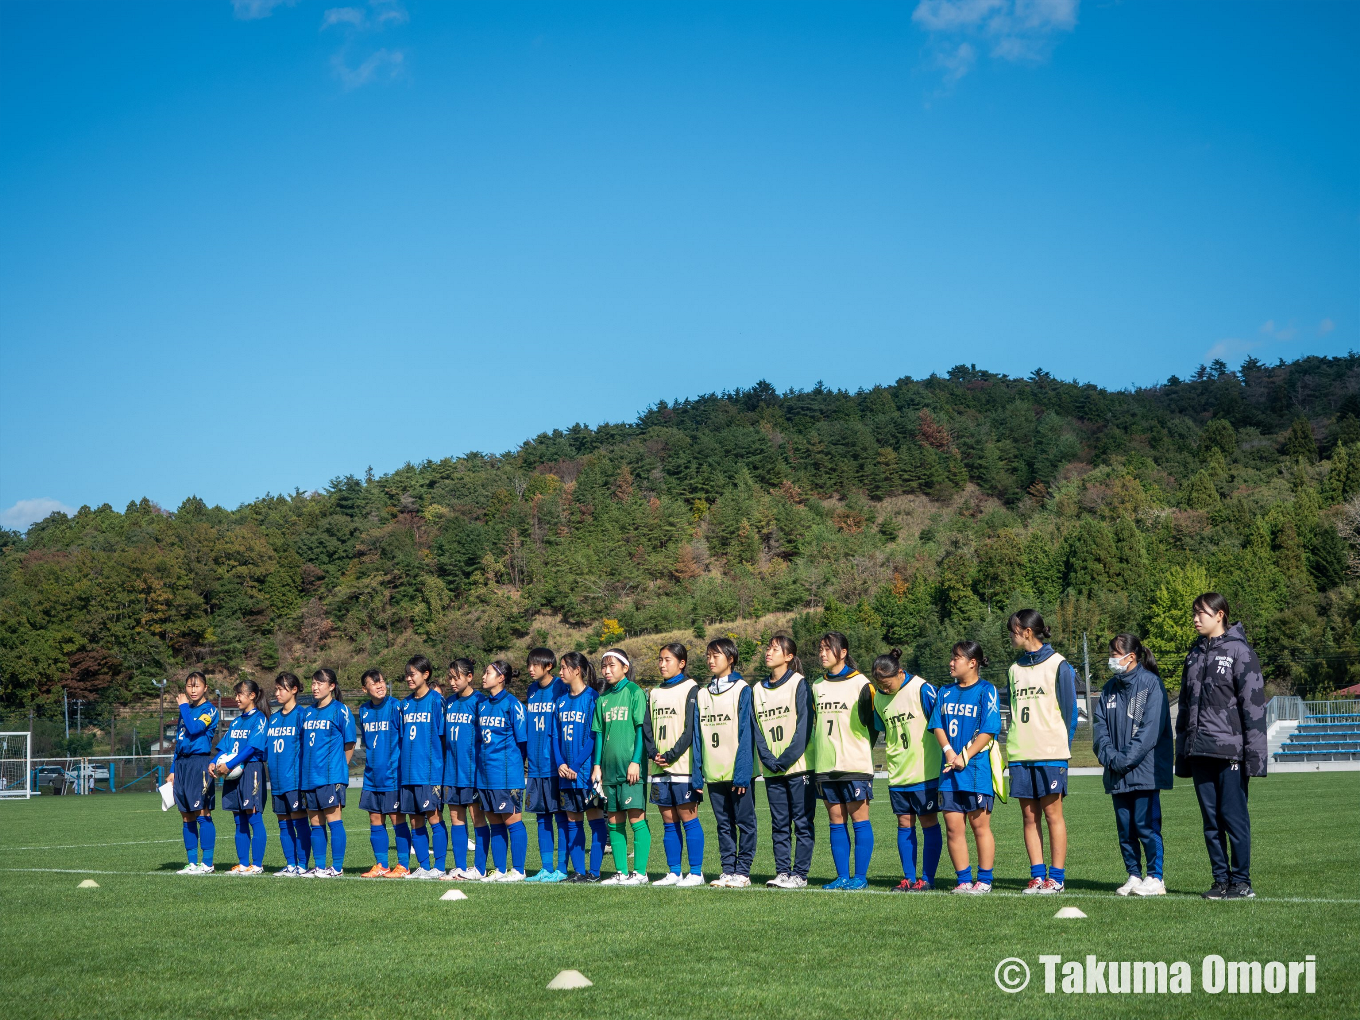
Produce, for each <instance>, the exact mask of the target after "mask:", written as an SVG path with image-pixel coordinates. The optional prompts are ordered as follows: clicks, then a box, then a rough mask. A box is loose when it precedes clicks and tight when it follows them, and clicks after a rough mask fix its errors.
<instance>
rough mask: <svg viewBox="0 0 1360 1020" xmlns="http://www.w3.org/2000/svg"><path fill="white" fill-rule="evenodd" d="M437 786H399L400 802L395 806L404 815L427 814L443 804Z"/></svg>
mask: <svg viewBox="0 0 1360 1020" xmlns="http://www.w3.org/2000/svg"><path fill="white" fill-rule="evenodd" d="M439 791H440V788H439V787H438V786H406V785H404V784H403V786H402V788H401V804H400V806H399V807H398V808H397V810H398V811H400V812H401V813H402V814H404V815H428V814H433V813H434V812H435V811H438V810H439V809H440V807H442V806H443V803H444V802H443V801H442V800H440V799H439Z"/></svg>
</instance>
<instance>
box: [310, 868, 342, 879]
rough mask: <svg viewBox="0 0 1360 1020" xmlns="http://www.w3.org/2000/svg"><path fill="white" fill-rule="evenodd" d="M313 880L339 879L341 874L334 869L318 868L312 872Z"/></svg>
mask: <svg viewBox="0 0 1360 1020" xmlns="http://www.w3.org/2000/svg"><path fill="white" fill-rule="evenodd" d="M312 877H313V878H339V877H340V872H338V871H336V870H335V869H334V868H317V869H316V870H315V871H313V872H312Z"/></svg>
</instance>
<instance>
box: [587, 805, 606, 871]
mask: <svg viewBox="0 0 1360 1020" xmlns="http://www.w3.org/2000/svg"><path fill="white" fill-rule="evenodd" d="M608 845H609V823H608V822H606V821H605V820H604V819H603V818H592V819H591V820H590V873H591V874H592V875H596V876H598V875H599V874H600V867H601V865H603V864H604V848H605V847H606V846H608Z"/></svg>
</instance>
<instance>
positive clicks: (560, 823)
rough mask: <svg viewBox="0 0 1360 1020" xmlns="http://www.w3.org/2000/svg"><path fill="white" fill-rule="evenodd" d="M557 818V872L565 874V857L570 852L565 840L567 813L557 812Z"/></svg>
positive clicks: (568, 843)
mask: <svg viewBox="0 0 1360 1020" xmlns="http://www.w3.org/2000/svg"><path fill="white" fill-rule="evenodd" d="M556 818H557V868H556V870H557V871H560V872H561V873H562V874H564V875H565V874H566V873H567V855H568V854H569V853H570V852H571V841H570V840H568V839H567V837H566V835H565V833H566V831H567V813H566V812H565V811H559V812H557V815H556Z"/></svg>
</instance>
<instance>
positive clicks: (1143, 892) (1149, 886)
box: [1133, 875, 1166, 896]
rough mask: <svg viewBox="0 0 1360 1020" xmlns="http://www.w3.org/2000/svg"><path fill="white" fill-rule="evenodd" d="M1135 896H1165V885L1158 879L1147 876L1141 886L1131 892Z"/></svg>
mask: <svg viewBox="0 0 1360 1020" xmlns="http://www.w3.org/2000/svg"><path fill="white" fill-rule="evenodd" d="M1133 892H1134V895H1135V896H1165V895H1166V883H1165V882H1163V881H1162V880H1161V879H1160V878H1153V877H1152V876H1151V875H1149V876H1148V877H1147V878H1145V879H1143V884H1142V885H1140V886H1139V887H1138V888H1137V889H1135V890H1133Z"/></svg>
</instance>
